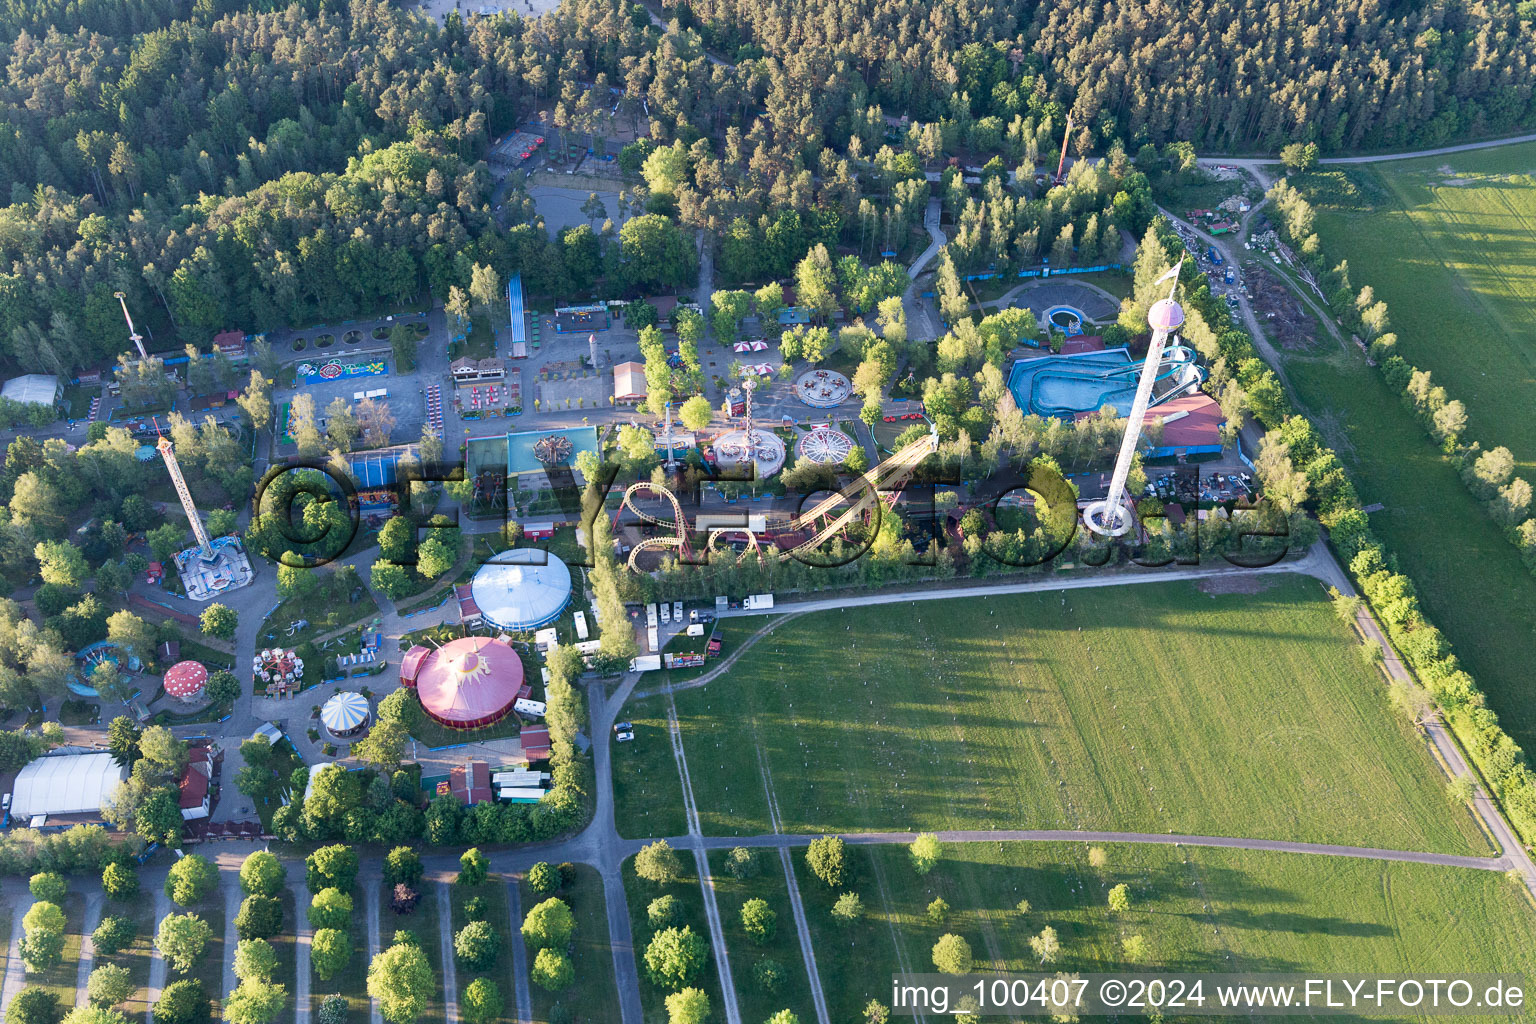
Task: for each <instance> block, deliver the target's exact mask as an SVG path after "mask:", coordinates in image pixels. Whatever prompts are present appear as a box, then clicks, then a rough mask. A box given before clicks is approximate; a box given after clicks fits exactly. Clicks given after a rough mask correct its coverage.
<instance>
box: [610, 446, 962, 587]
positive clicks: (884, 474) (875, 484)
mask: <svg viewBox="0 0 1536 1024" xmlns="http://www.w3.org/2000/svg"><path fill="white" fill-rule="evenodd" d="M938 444H939V440H938V436H937V435H936V434H934V433H933V432H929V433H928V434H925V435H924V436H922V437H920V438H918V439H917V440H916V441H914V442H912V443H911V444H909V445H907V446H906V447H905V448H903V449H902V450H901V451H899V452H897V453H895V454H894V455H892V456H891V457H890V458H888V459H886V460H885V461H884V462H882V463H880V464H879V465H876V466H871V467H870V468H869V469H867V470H865V471H864V472H863V473H860V474H859V476H858V477H857V479H855V480H854V481H853V482H852V483H850V484H849V485H848V486H847V487H845V488H843V489H842V490H841V491H839V492H837V493H836V494H832V495H829V496H828V497H826V498H823V499H822V500H821V501H819V502H817V503H816V504H815V505H813V506H811V507H810V508H809V509H806V510H804V511H802V512H801V513H800V514H798V515H796V516H795V518H794V519H792V520H791V521H790V522H789V524H788V525H787V527H786V529H787V530H788V531H790V532H798V531H801V530H809V531H811V537H810V539H808V540H805V541H802V542H801V543H799V544H797V545H795V547H793V548H790V549H789V550H787V551H772V550H764V548H763V547H762V545H761V543H760V542H759V541H758V538H757V535H756V534H754V533H752V531H751V530H749V529H747V528H746V527H744V526H731V527H724V528H721V529H718V530H712V531H710V538H709V544H708V546H707V548H706V550H707V551H708V552H710V553H715V543H716V541H717V540H718V539H719V537H720V536H721V535H722V534H727V533H730V534H736V533H739V534H744V535H745V536H746V537H747V539H748V541H749V542H750V543H751V545H752V550H753V552H754V553H755V554H757V555H758V557H760V558H761V557H773V558H779V559H783V558H796V557H798V556H800V555H803V554H805V553H807V552H810V551H814V550H815V549H816V548H819V547H820V546H821V545H822V544H824V543H826V542H827V541H828V540H830V539H831V538H832V537H834V536H836V535H838V534H839V533H841V532H842V531H843V530H844V529H846V528H847V527H848V525H849V524H850V523H852V522H854V521H856V520H857V519H859V518H861V517H862V516H863V515H864V514H865V513H866V512H868V511H869V510H870V509H871V508H872V507H873V506H874V505H875V504H876V503H878V502H879V501H880V492H881V491H888V490H891V489H892V488H899V487H901V486H903V485H904V484H905V483H906V481H907V479H908V478H909V477H911V475H912V474H913V472H915V471H916V469H917V467H918V466H919V465H920V464H921V463H922V461H923V460H924V459H926V458H927V457H928V456H930V455H932V454H933V453H934V451H936V450H937V449H938ZM642 491H645V492H648V493H650V494H654V495H656V496H658V497H662V498H665V499H666V500H667V501H669V502H670V503H671V504H672V515H673V517H674V518H673V519H672V520H670V521H668V520H666V519H658V518H657V517H655V516H653V515H651V514H650V513H649V512H646V511H644V510H642V509H641V508H640V507H639V506H637V505H636V504H635V503H634V500H633V499H634V496H635V495H636V494H639V493H640V492H642ZM844 503H847V507H846V508H844V509H843V510H842V511H841V512H840V513H838V514H837V515H836V516H835V517H833V512H834V510H836V509H837V508H838V507H839V506H840V505H843V504H844ZM620 509H621V510H623V509H628V510H629V511H630V512H631V513H633V514H634V515H635V517H636V518H637V519H639V520H641V521H642V522H645V523H649V524H650V525H652V526H658V527H661V528H663V529H667V530H671V531H672V536H670V537H648V538H646V539H645V540H642V541H641V542H640V543H638V544H636V545H635V546H634V547H633V548H631V549H630V552H629V562H628V564H629V567H630V568H631V569H634V570H637V571H639V564H638V560H639V556H640V554H641V553H642V552H645V551H658V550H675V551H676V552H677V553H678V556H679V558H681V557H682V556H684V555H686V554H687V553H688V552H689V544H688V528H687V520H686V519H685V518H684V517H683V506H682V502H680V501H678V500H677V495H675V494H673V493H672V491H671V490H670V489H669V488H666V487H663V486H661V485H660V484H653V483H651V482H650V481H648V480H641V481H638V482H636V483H633V484H630V485H629V487H627V488H625V490H624V500H623V501H622V502H621V503H620ZM818 524H819V525H818ZM745 554H746V553H745V552H743V557H745Z"/></svg>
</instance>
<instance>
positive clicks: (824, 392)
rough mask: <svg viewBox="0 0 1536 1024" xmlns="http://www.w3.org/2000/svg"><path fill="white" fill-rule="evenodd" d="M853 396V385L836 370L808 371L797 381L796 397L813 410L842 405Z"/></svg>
mask: <svg viewBox="0 0 1536 1024" xmlns="http://www.w3.org/2000/svg"><path fill="white" fill-rule="evenodd" d="M851 394H853V384H852V383H850V382H849V380H848V378H847V377H845V376H843V375H842V374H841V373H838V372H837V371H836V370H808V371H807V372H805V373H802V374H801V375H800V376H799V377H798V378H796V380H795V397H796V398H798V399H800V401H802V402H804V403H805V404H806V405H808V406H810V407H811V408H813V409H831V408H834V407H836V406H839V405H842V404H843V403H844V402H846V401H847V400H848V396H849V395H851Z"/></svg>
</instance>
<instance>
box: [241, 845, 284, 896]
mask: <svg viewBox="0 0 1536 1024" xmlns="http://www.w3.org/2000/svg"><path fill="white" fill-rule="evenodd" d="M287 881H288V869H287V868H285V867H283V862H282V861H280V860H278V859H277V857H276V856H274V855H273V854H272V853H270V852H268V851H267V850H257V851H256V852H255V853H253V854H251V855H250V856H249V857H247V858H245V861H244V863H242V864H241V865H240V888H241V889H243V890H245V894H246V895H247V896H272V897H276V896H280V895H281V894H282V891H283V886H284V884H286V883H287Z"/></svg>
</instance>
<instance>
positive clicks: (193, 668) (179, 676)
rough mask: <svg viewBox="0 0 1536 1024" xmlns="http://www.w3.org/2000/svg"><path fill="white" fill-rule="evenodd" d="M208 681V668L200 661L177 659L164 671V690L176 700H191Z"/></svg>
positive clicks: (201, 690) (200, 691)
mask: <svg viewBox="0 0 1536 1024" xmlns="http://www.w3.org/2000/svg"><path fill="white" fill-rule="evenodd" d="M207 682H208V669H207V667H206V666H204V665H203V663H202V662H200V661H178V662H177V663H176V664H174V665H172V666H171V667H170V668H168V669H166V672H165V692H166V693H167V694H169V695H170V696H172V697H175V698H176V699H177V700H193V699H195V698H196V697H197V696H198V695H199V694H201V693H202V692H203V686H204V685H205V684H206V683H207Z"/></svg>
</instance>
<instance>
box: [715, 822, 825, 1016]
mask: <svg viewBox="0 0 1536 1024" xmlns="http://www.w3.org/2000/svg"><path fill="white" fill-rule="evenodd" d="M728 856H729V851H726V850H716V851H714V852H713V853H711V854H710V855H709V873H710V876H711V877H712V878H713V879H714V883H715V902H716V903H717V904H718V905H719V907H720V920H721V923H722V924H724V925H725V948H726V951H727V953H728V954H729V955H730V958H731V980H732V981H733V982H734V983H735V986H736V1000H737V1004H738V1006H739V1007H740V1009H741V1019H742V1021H743V1022H745V1021H760V1020H767V1019H768V1018H769V1017H771V1016H773V1015H774V1014H775V1013H778V1012H779V1011H780V1010H785V1009H788V1010H792V1011H794V1013H795V1016H796V1017H798V1018H799V1019H800V1020H802V1021H811V1020H815V1019H816V1012H815V1007H814V1005H813V1004H812V1002H811V993H810V989H809V987H808V982H807V979H806V975H805V957H804V955H803V954H802V953H801V951H800V940H799V938H798V936H796V934H795V918H794V913H793V911H792V910H791V909H790V905H789V887H788V885H787V883H786V882H785V879H784V866H783V864H782V863H781V862H780V860H779V853H778V851H777V850H758V851H757V874H756V875H755V876H753V877H751V878H743V879H737V878H732V877H731V875H730V874H728V873H727V872H726V870H725V862H726V858H727V857H728ZM751 899H760V900H764V901H766V902H767V904H768V906H769V908H770V909H771V910H772V911H773V912H774V913H775V914H776V915H778V918H777V922H776V924H777V927H776V929H775V931H774V935H773V937H772V938H770V939H769V940H768V941H767V942H765V943H763V944H762V945H758V944H757V943H756V942H754V941H753V940H752V939H751V937H750V936H748V935H747V933H746V930H745V929H744V928H742V925H741V906H742V904H743V903H746V902H747V901H748V900H751ZM764 959H768V960H774V961H776V962H777V963H778V964H779V965H780V966H781V967H783V968H784V974H785V981H784V983H783V984H782V985H781V986H780V987H779V988H778V989H777V990H776V991H773V992H769V991H765V990H764V989H763V988H762V986H761V985H759V984H757V982H756V981H755V980H754V978H753V976H752V968H753V966H754V965H756V964H757V963H758V961H760V960H764Z"/></svg>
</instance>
